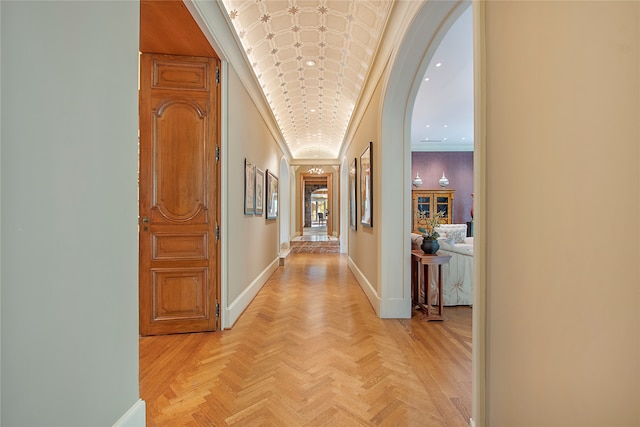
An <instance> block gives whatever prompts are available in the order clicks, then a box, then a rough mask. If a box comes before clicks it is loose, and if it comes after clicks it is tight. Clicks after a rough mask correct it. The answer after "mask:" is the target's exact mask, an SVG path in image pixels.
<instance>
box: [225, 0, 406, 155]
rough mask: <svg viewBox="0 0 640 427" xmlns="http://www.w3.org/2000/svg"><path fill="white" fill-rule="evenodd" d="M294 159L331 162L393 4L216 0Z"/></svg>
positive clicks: (380, 0)
mask: <svg viewBox="0 0 640 427" xmlns="http://www.w3.org/2000/svg"><path fill="white" fill-rule="evenodd" d="M223 4H224V6H225V9H226V12H227V13H228V15H229V18H230V20H231V22H232V24H233V26H234V29H235V31H236V32H237V35H238V37H239V39H240V41H241V43H242V47H243V49H244V52H245V54H246V56H247V58H248V60H249V62H250V64H251V67H252V68H253V70H254V73H255V74H256V77H257V79H258V81H259V84H260V86H261V88H262V90H263V92H264V95H265V97H266V99H267V101H268V103H269V105H270V107H271V110H272V111H273V114H274V117H275V118H276V121H277V123H278V126H279V128H280V130H281V132H282V135H283V136H284V138H285V141H284V142H285V143H286V144H287V146H288V148H289V151H290V152H291V155H292V157H293V158H294V159H318V160H322V159H336V158H337V156H338V153H339V151H340V148H341V145H342V143H343V140H344V137H345V133H346V131H347V127H348V125H349V121H350V120H351V117H352V114H353V111H354V107H355V105H356V103H357V102H358V99H359V97H360V94H361V91H362V89H363V86H364V83H365V81H366V79H367V76H368V74H369V71H370V67H371V64H372V61H373V59H374V56H375V53H376V49H377V47H378V45H379V42H380V37H381V35H382V33H383V30H384V26H385V24H386V22H387V19H388V16H389V13H390V11H391V7H392V5H393V2H391V1H386V0H378V1H373V0H366V1H365V0H287V1H281V0H223Z"/></svg>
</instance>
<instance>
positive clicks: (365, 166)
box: [360, 142, 373, 227]
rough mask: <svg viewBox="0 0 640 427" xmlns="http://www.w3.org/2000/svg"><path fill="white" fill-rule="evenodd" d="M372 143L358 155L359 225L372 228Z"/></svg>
mask: <svg viewBox="0 0 640 427" xmlns="http://www.w3.org/2000/svg"><path fill="white" fill-rule="evenodd" d="M372 151H373V142H369V144H368V145H367V148H365V150H364V151H363V152H362V154H361V155H360V223H361V224H362V225H365V226H367V227H373V167H372V166H373V162H372V157H373V156H372Z"/></svg>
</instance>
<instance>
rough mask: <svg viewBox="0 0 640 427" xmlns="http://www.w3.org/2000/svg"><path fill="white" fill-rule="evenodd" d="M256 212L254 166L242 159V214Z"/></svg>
mask: <svg viewBox="0 0 640 427" xmlns="http://www.w3.org/2000/svg"><path fill="white" fill-rule="evenodd" d="M255 213H256V167H255V166H254V165H253V164H252V163H251V162H249V161H247V159H244V214H245V215H253V214H255Z"/></svg>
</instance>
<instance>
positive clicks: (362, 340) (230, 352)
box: [140, 253, 471, 426]
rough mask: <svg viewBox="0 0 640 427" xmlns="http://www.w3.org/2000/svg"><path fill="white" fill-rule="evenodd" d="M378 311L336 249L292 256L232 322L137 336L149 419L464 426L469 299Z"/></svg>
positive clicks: (160, 422) (163, 422)
mask: <svg viewBox="0 0 640 427" xmlns="http://www.w3.org/2000/svg"><path fill="white" fill-rule="evenodd" d="M445 315H446V316H447V321H445V322H424V321H423V320H422V319H423V315H422V314H421V312H419V311H414V313H413V316H412V318H411V319H402V320H398V319H379V318H378V317H377V316H376V314H375V312H374V310H373V308H372V307H371V305H370V303H369V301H368V300H367V298H366V296H365V295H364V293H363V291H362V289H361V288H360V287H359V285H358V284H357V282H356V280H355V278H354V277H353V275H352V274H351V272H350V271H349V269H348V267H347V265H346V257H345V256H344V255H340V254H304V253H300V254H291V255H290V256H289V258H288V259H287V263H286V266H284V267H280V268H279V269H278V270H276V272H275V273H274V274H273V276H272V277H271V278H270V279H269V281H268V282H267V283H266V284H265V286H264V287H263V289H262V290H261V291H260V292H259V294H258V295H257V296H256V298H255V299H254V301H253V302H252V303H251V304H250V305H249V307H248V308H247V310H246V311H245V313H243V315H242V316H241V317H240V319H239V320H238V321H237V322H236V324H235V325H234V327H233V328H232V329H230V330H225V331H219V332H213V333H200V334H182V335H169V336H157V337H145V338H140V394H141V397H142V399H143V400H145V402H146V405H147V425H148V426H227V425H228V426H468V425H469V418H470V416H471V308H470V307H447V308H445Z"/></svg>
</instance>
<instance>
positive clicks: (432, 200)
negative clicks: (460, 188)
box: [411, 190, 455, 233]
mask: <svg viewBox="0 0 640 427" xmlns="http://www.w3.org/2000/svg"><path fill="white" fill-rule="evenodd" d="M454 193H455V190H413V191H412V192H411V195H412V197H411V198H412V202H411V206H412V209H411V212H412V215H413V227H412V229H411V230H412V231H413V232H414V233H419V231H418V227H423V226H424V225H425V224H424V219H423V218H431V217H432V216H433V215H434V214H435V213H436V212H444V216H443V218H442V223H443V224H451V223H453V195H454Z"/></svg>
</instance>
